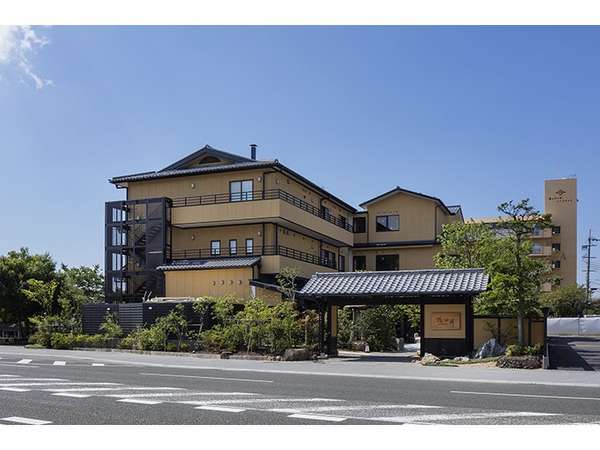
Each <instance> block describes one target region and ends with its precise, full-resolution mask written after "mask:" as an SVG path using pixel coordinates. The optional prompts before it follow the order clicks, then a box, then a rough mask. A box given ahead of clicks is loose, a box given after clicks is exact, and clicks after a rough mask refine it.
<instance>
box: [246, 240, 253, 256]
mask: <svg viewBox="0 0 600 450" xmlns="http://www.w3.org/2000/svg"><path fill="white" fill-rule="evenodd" d="M252 253H254V239H246V255H251V254H252Z"/></svg>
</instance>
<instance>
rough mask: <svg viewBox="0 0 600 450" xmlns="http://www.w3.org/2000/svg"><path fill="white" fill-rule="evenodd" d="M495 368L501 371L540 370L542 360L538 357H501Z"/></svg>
mask: <svg viewBox="0 0 600 450" xmlns="http://www.w3.org/2000/svg"><path fill="white" fill-rule="evenodd" d="M496 366H498V367H502V368H503V369H540V368H541V367H542V359H541V358H540V357H539V356H530V355H529V356H502V357H501V358H498V361H496Z"/></svg>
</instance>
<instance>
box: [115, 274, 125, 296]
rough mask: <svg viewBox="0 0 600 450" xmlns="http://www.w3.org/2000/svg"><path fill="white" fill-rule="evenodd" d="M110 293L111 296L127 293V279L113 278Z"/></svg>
mask: <svg viewBox="0 0 600 450" xmlns="http://www.w3.org/2000/svg"><path fill="white" fill-rule="evenodd" d="M111 291H112V293H113V294H124V293H127V278H121V277H113V278H112V284H111Z"/></svg>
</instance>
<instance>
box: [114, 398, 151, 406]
mask: <svg viewBox="0 0 600 450" xmlns="http://www.w3.org/2000/svg"><path fill="white" fill-rule="evenodd" d="M117 401H118V402H123V403H139V404H140V405H158V404H160V403H162V402H161V401H160V400H143V399H141V398H140V399H138V398H122V399H121V400H117Z"/></svg>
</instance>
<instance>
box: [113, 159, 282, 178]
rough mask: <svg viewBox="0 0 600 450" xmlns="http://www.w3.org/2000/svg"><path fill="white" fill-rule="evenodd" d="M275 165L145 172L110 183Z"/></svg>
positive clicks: (254, 163) (244, 164) (251, 163)
mask: <svg viewBox="0 0 600 450" xmlns="http://www.w3.org/2000/svg"><path fill="white" fill-rule="evenodd" d="M274 164H275V161H247V162H239V163H228V164H218V165H210V166H206V167H194V168H192V169H174V170H161V171H157V172H144V173H140V174H134V175H123V176H120V177H113V178H111V179H110V182H111V183H124V182H127V181H144V180H153V179H155V178H168V177H180V176H186V175H199V174H204V173H214V172H227V171H230V170H242V169H258V168H261V167H271V166H273V165H274Z"/></svg>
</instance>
